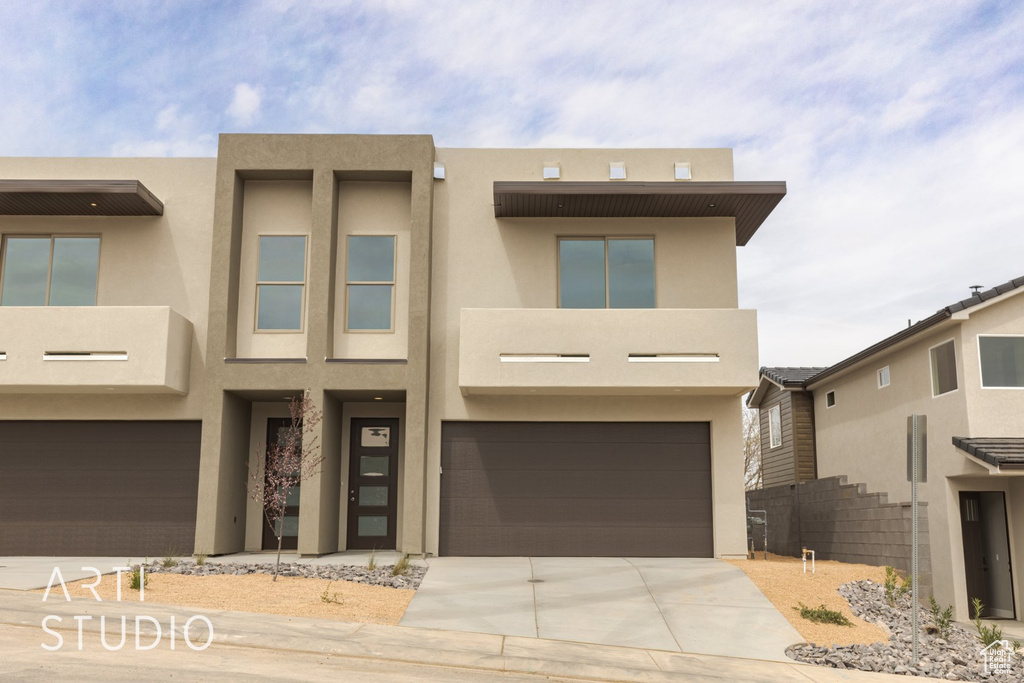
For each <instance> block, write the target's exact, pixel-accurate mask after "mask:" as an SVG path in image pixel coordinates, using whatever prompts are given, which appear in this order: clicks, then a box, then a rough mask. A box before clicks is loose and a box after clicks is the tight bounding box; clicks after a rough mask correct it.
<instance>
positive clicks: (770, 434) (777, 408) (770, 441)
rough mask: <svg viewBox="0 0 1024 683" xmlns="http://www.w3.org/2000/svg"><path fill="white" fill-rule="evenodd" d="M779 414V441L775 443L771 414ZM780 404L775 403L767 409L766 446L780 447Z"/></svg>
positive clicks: (770, 447)
mask: <svg viewBox="0 0 1024 683" xmlns="http://www.w3.org/2000/svg"><path fill="white" fill-rule="evenodd" d="M774 414H777V415H778V416H779V442H778V443H775V430H774V429H773V428H772V415H774ZM782 441H783V439H782V404H781V403H776V404H775V405H773V406H772V407H770V408H769V409H768V448H769V449H772V448H781V447H782Z"/></svg>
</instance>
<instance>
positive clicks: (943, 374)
mask: <svg viewBox="0 0 1024 683" xmlns="http://www.w3.org/2000/svg"><path fill="white" fill-rule="evenodd" d="M928 354H929V356H930V358H931V364H932V396H940V395H942V394H947V393H949V392H951V391H956V345H955V344H954V343H953V340H952V339H950V340H949V341H947V342H943V343H941V344H939V345H938V346H933V347H932V348H930V349H928Z"/></svg>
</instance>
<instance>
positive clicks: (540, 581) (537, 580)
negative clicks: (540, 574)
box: [526, 579, 544, 583]
mask: <svg viewBox="0 0 1024 683" xmlns="http://www.w3.org/2000/svg"><path fill="white" fill-rule="evenodd" d="M526 583H544V579H527V580H526Z"/></svg>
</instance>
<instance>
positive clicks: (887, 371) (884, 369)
mask: <svg viewBox="0 0 1024 683" xmlns="http://www.w3.org/2000/svg"><path fill="white" fill-rule="evenodd" d="M883 372H885V374H886V375H888V376H887V377H886V382H885V384H882V373H883ZM875 374H876V376H877V377H878V388H879V389H885V388H886V387H887V386H889V385H890V384H892V370H891V369H889V366H888V365H886V366H884V367H881V368H878V372H877V373H875Z"/></svg>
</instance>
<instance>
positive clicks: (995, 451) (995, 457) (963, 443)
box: [953, 436, 1024, 470]
mask: <svg viewBox="0 0 1024 683" xmlns="http://www.w3.org/2000/svg"><path fill="white" fill-rule="evenodd" d="M953 445H954V446H956V447H957V448H959V449H960V450H962V451H963V452H965V453H967V454H969V455H972V456H974V457H975V458H978V459H979V460H984V461H985V462H987V463H988V464H990V465H995V466H996V467H998V468H1000V469H1007V470H1008V469H1015V470H1016V469H1024V439H1022V438H1013V437H1003V438H976V439H965V438H962V437H959V436H954V437H953Z"/></svg>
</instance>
